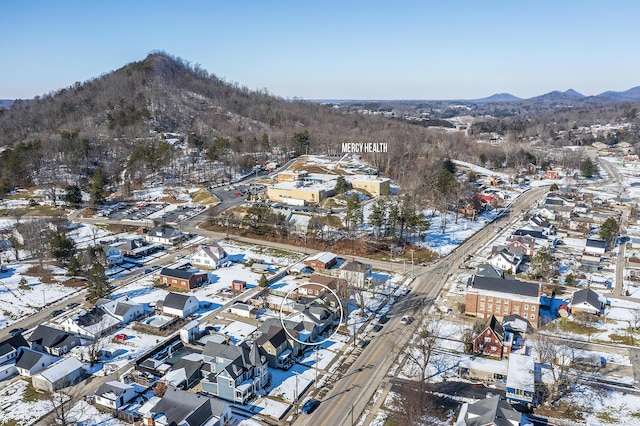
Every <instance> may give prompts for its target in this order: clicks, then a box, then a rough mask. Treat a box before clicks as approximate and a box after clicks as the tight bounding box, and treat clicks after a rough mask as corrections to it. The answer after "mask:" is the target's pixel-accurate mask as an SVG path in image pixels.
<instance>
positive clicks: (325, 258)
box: [305, 251, 337, 263]
mask: <svg viewBox="0 0 640 426" xmlns="http://www.w3.org/2000/svg"><path fill="white" fill-rule="evenodd" d="M336 257H337V256H336V255H335V254H333V253H331V252H330V251H321V252H320V253H316V254H314V255H313V256H309V257H308V258H306V259H305V261H307V262H308V261H311V260H317V261H320V262H322V263H328V262H331V261H332V260H333V259H335V258H336Z"/></svg>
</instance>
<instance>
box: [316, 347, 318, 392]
mask: <svg viewBox="0 0 640 426" xmlns="http://www.w3.org/2000/svg"><path fill="white" fill-rule="evenodd" d="M316 389H318V346H317V345H316Z"/></svg>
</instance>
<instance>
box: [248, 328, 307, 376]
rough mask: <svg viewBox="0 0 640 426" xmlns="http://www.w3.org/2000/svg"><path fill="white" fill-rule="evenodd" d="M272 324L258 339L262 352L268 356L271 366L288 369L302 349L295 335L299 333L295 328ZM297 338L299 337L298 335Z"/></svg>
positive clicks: (257, 342)
mask: <svg viewBox="0 0 640 426" xmlns="http://www.w3.org/2000/svg"><path fill="white" fill-rule="evenodd" d="M289 334H291V336H289V335H288V334H287V330H285V329H284V328H282V327H277V326H270V327H269V328H268V331H267V332H264V333H262V335H261V336H260V337H259V338H258V339H257V340H256V344H257V345H258V348H260V353H262V354H263V355H264V356H266V357H267V361H268V362H269V367H272V368H279V369H281V370H287V369H289V368H290V367H291V366H292V365H293V361H294V358H295V357H296V356H298V354H299V353H300V352H301V351H302V344H301V343H299V342H297V341H296V340H295V339H294V338H293V337H295V336H294V334H295V335H297V334H298V333H297V332H296V331H294V330H289ZM296 339H297V337H296Z"/></svg>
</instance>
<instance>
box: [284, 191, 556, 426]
mask: <svg viewBox="0 0 640 426" xmlns="http://www.w3.org/2000/svg"><path fill="white" fill-rule="evenodd" d="M547 190H548V188H546V187H544V188H536V189H533V190H530V191H528V192H526V193H525V194H523V195H522V196H521V197H519V198H518V199H516V200H515V201H514V203H513V204H512V206H511V207H510V210H511V214H510V215H509V216H504V217H503V218H501V219H498V220H497V221H496V222H495V223H494V224H491V225H490V226H487V227H485V228H483V229H482V230H481V231H479V232H477V233H476V234H474V235H473V236H472V237H470V238H469V239H467V241H465V242H464V243H463V244H462V245H460V246H459V247H458V248H457V249H456V250H454V251H453V252H452V253H450V254H449V255H447V256H445V257H444V258H442V259H440V260H438V261H436V262H434V263H432V264H431V265H429V266H427V267H418V268H415V271H416V279H415V281H414V283H413V285H412V291H411V292H410V293H409V294H408V295H407V296H405V297H404V298H403V299H402V300H400V301H399V302H398V303H396V304H395V305H394V306H393V307H392V309H391V311H390V315H392V317H391V319H390V321H389V322H388V323H387V324H385V326H384V332H383V333H381V334H380V335H378V336H375V337H373V338H372V339H371V343H370V344H369V345H368V346H367V347H366V348H365V349H364V350H363V351H362V353H361V354H360V356H359V358H358V360H357V362H355V363H354V364H353V365H352V366H351V367H350V368H349V370H348V371H347V372H346V373H345V374H344V375H343V377H342V378H340V380H338V381H337V382H335V384H334V386H333V388H332V389H331V390H330V391H329V392H328V393H327V394H326V396H325V397H324V398H323V399H322V400H321V404H320V406H319V407H318V408H317V409H316V411H315V412H314V413H313V414H311V415H304V414H303V415H301V416H300V417H298V419H297V420H296V421H295V423H294V425H300V426H302V425H327V426H329V425H348V424H352V423H354V422H357V420H358V419H359V418H360V416H361V415H362V413H363V412H364V410H365V408H366V406H367V404H368V403H369V400H370V399H371V397H372V396H373V394H374V393H375V391H376V389H377V388H378V386H380V384H381V383H382V382H383V381H384V380H385V377H386V375H387V372H388V371H389V368H390V367H391V366H392V364H393V362H394V360H395V359H396V357H397V356H398V355H399V354H400V353H401V352H402V351H403V350H405V349H404V348H405V347H406V346H407V343H408V342H409V339H410V337H411V336H412V335H413V333H414V332H415V331H416V329H417V328H418V326H419V323H420V321H419V319H420V317H421V316H422V315H423V313H424V312H426V311H427V310H428V307H429V306H430V305H431V304H433V302H434V301H435V300H436V297H437V296H438V294H439V293H440V291H441V290H442V288H443V287H444V284H445V283H446V281H447V279H448V278H449V276H450V275H451V274H452V271H454V270H455V269H456V268H458V267H459V266H460V265H461V264H462V263H463V261H464V258H465V257H466V256H467V255H468V254H472V253H475V252H476V250H477V249H478V247H481V246H482V245H483V244H485V243H486V242H487V241H488V240H489V239H491V238H493V237H494V236H495V230H496V229H497V228H498V227H499V226H503V227H506V226H508V222H516V221H518V220H520V219H521V217H522V214H523V213H524V212H526V211H528V210H529V209H530V208H531V207H532V206H533V205H534V204H535V203H536V202H537V201H538V200H539V199H540V197H541V196H542V195H543V194H544V193H545V192H546V191H547ZM407 314H409V315H412V316H414V317H415V318H416V319H417V320H416V321H414V322H413V323H412V324H410V325H408V326H407V325H403V324H401V323H400V318H401V317H402V316H403V315H407ZM352 419H353V422H352Z"/></svg>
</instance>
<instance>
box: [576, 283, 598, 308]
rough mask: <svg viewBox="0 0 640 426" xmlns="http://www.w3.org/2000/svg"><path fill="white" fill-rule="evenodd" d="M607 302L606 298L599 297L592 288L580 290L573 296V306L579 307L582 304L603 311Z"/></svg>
mask: <svg viewBox="0 0 640 426" xmlns="http://www.w3.org/2000/svg"><path fill="white" fill-rule="evenodd" d="M606 302H607V299H606V298H605V297H604V296H601V295H599V294H598V293H596V292H595V291H593V290H591V289H590V288H585V289H583V290H578V291H576V292H574V293H573V295H572V296H571V304H572V305H579V304H581V303H587V304H589V305H591V306H593V307H594V308H596V309H602V306H603V305H604V304H605V303H606Z"/></svg>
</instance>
